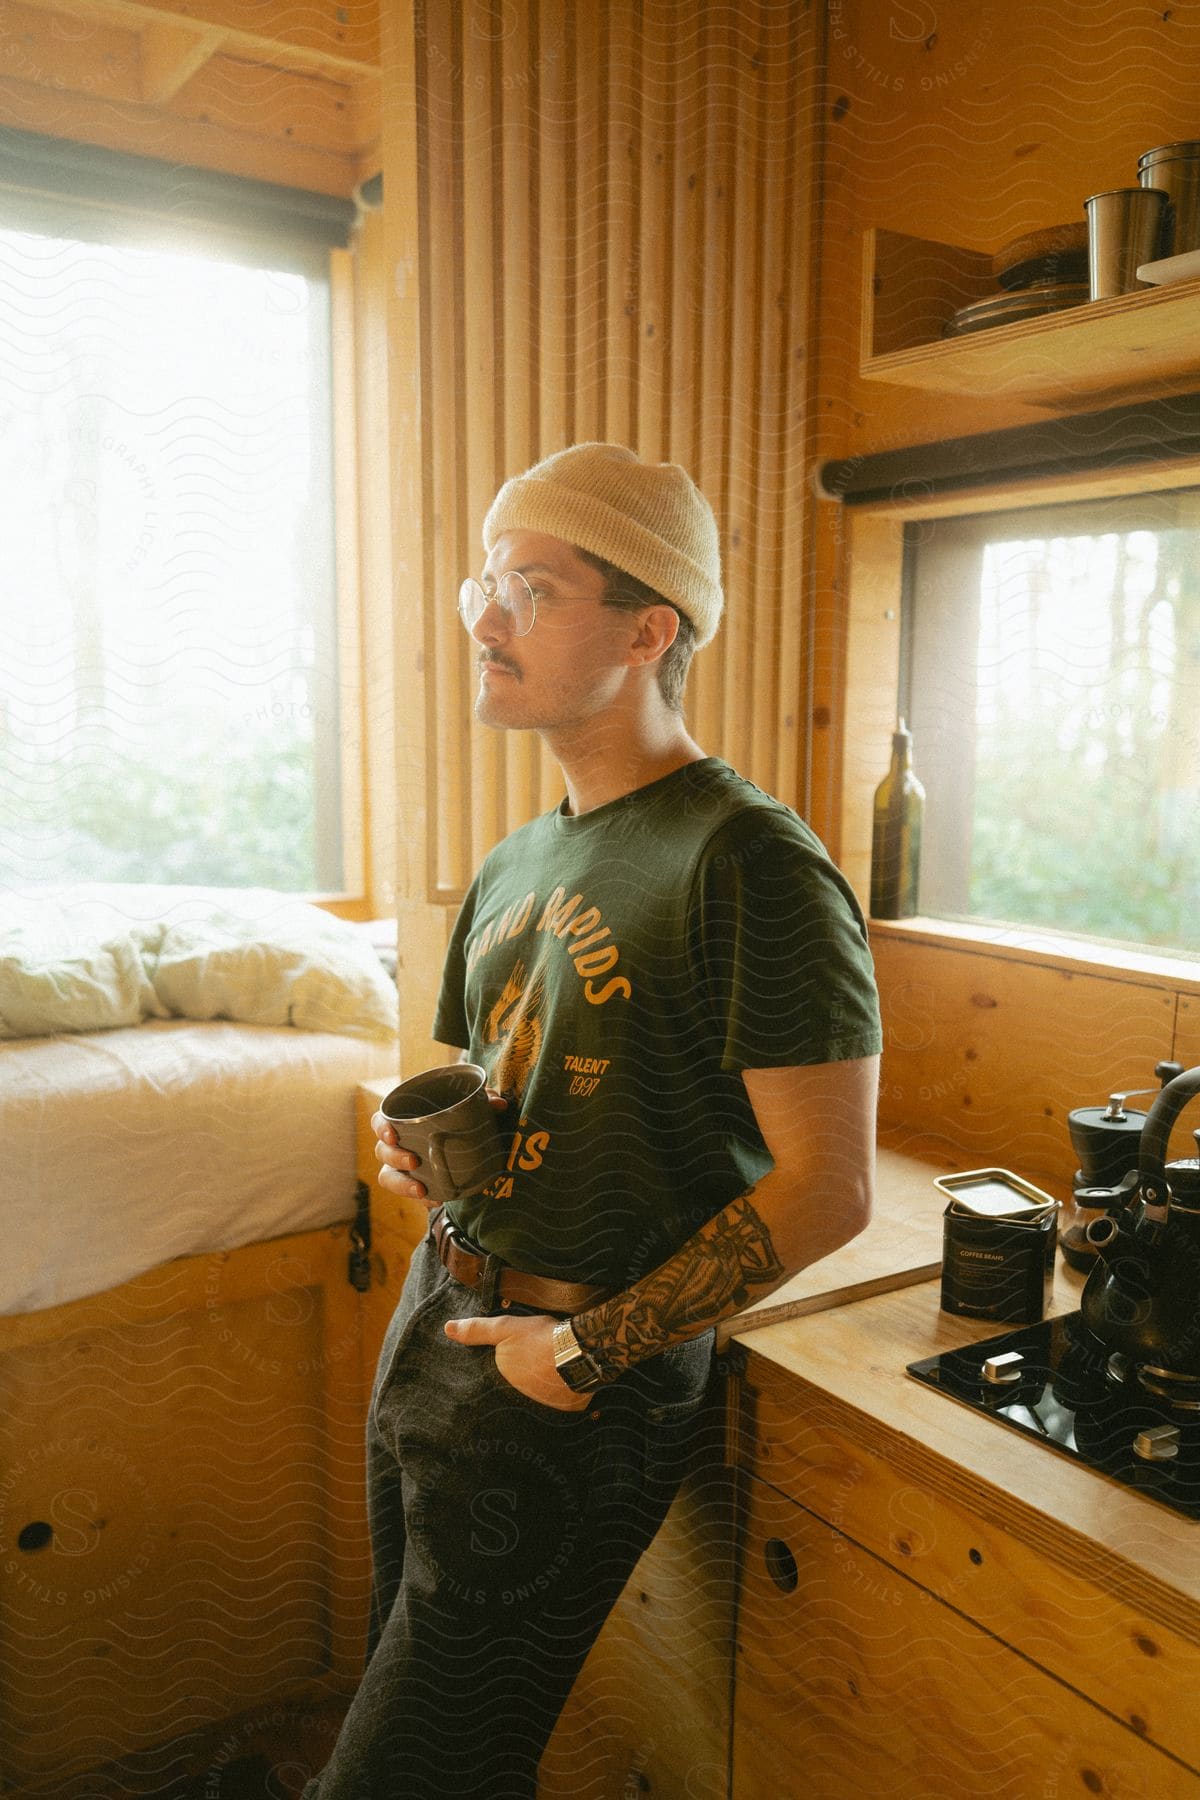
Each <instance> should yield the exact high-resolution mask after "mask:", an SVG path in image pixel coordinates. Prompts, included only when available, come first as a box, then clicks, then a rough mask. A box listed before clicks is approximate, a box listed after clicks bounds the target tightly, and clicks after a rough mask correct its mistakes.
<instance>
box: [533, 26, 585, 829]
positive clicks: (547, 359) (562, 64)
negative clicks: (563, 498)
mask: <svg viewBox="0 0 1200 1800" xmlns="http://www.w3.org/2000/svg"><path fill="white" fill-rule="evenodd" d="M573 10H574V9H573V7H571V5H570V0H538V52H537V62H536V73H537V84H536V101H535V107H536V110H535V113H534V119H535V122H536V128H537V141H536V144H535V155H536V157H537V169H538V180H537V218H538V238H537V268H538V303H537V357H538V362H537V366H538V378H537V402H538V455H539V456H546V455H549V454H550V453H551V452H552V451H555V450H560V449H562V447H563V446H564V445H565V444H568V443H570V442H571V441H572V438H573V430H572V427H573V421H574V417H575V406H574V368H575V342H574V322H575V265H576V240H575V219H574V215H573V203H574V193H573V185H574V184H573V180H572V177H573V162H574V156H573V144H572V142H571V137H570V124H571V121H570V115H569V110H568V103H567V93H568V83H567V33H568V26H569V22H570V19H571V14H572V12H573ZM562 791H563V783H562V776H561V774H560V773H559V769H558V765H557V763H555V761H554V759H553V757H552V756H551V755H550V754H549V752H548V751H547V750H546V749H545V747H544V746H542V747H541V755H540V757H539V759H538V798H537V810H538V811H539V812H545V811H548V810H549V808H550V807H552V806H555V805H557V803H558V801H559V799H560V798H561V796H562Z"/></svg>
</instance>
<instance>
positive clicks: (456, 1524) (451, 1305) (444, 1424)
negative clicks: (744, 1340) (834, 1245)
mask: <svg viewBox="0 0 1200 1800" xmlns="http://www.w3.org/2000/svg"><path fill="white" fill-rule="evenodd" d="M489 1310H490V1311H491V1312H498V1311H501V1310H502V1309H501V1308H499V1307H498V1306H493V1307H491V1308H490V1309H489V1308H487V1307H485V1306H484V1305H483V1304H482V1302H481V1300H480V1297H479V1296H478V1295H477V1294H476V1293H475V1292H473V1291H471V1290H470V1289H467V1288H464V1287H462V1286H460V1285H459V1283H458V1282H456V1281H455V1280H454V1279H453V1278H452V1277H451V1276H450V1275H448V1274H447V1273H446V1271H445V1270H444V1269H443V1267H442V1265H441V1263H440V1262H439V1261H438V1258H437V1255H436V1252H435V1250H434V1248H433V1241H432V1237H431V1236H430V1237H427V1238H426V1239H425V1242H424V1243H423V1244H422V1245H421V1246H420V1248H419V1249H418V1250H417V1251H416V1252H415V1253H414V1256H413V1261H412V1266H411V1268H410V1270H409V1273H408V1278H407V1280H406V1282H405V1286H404V1291H403V1293H402V1295H401V1298H400V1303H399V1305H398V1306H397V1309H396V1312H395V1315H394V1317H393V1319H392V1322H391V1324H390V1325H389V1327H388V1332H387V1336H386V1338H385V1340H384V1345H383V1351H382V1354H381V1356H380V1360H379V1368H378V1372H377V1374H376V1378H375V1387H374V1393H373V1395H372V1399H371V1410H370V1416H369V1420H368V1430H367V1502H368V1509H369V1521H370V1530H371V1547H372V1557H373V1566H374V1579H373V1593H372V1610H371V1624H370V1635H369V1638H368V1646H367V1665H366V1670H365V1673H364V1675H363V1679H362V1683H361V1685H360V1687H359V1689H358V1692H357V1694H356V1695H355V1698H354V1700H353V1702H352V1704H351V1706H350V1710H349V1712H348V1713H347V1715H346V1719H345V1722H344V1724H343V1726H342V1730H341V1734H340V1736H339V1737H338V1740H337V1743H336V1744H335V1746H334V1750H333V1754H332V1756H331V1758H330V1760H329V1762H328V1764H327V1766H326V1768H325V1770H324V1772H323V1773H322V1774H321V1775H320V1776H318V1777H317V1778H316V1779H315V1780H313V1781H311V1782H309V1784H308V1786H307V1787H306V1788H305V1790H304V1796H303V1800H451V1797H453V1800H534V1795H535V1793H536V1787H537V1765H538V1760H539V1758H540V1756H541V1754H542V1751H543V1749H544V1748H545V1745H546V1743H547V1741H548V1739H549V1737H550V1734H551V1732H552V1731H553V1729H554V1725H555V1722H556V1720H557V1718H558V1715H559V1713H560V1711H561V1710H562V1706H563V1703H564V1702H565V1700H566V1698H567V1695H568V1693H569V1691H570V1688H571V1684H572V1682H573V1681H574V1679H575V1676H576V1675H577V1673H578V1671H579V1669H580V1667H581V1665H582V1663H583V1661H584V1658H585V1657H586V1656H587V1653H588V1651H589V1649H590V1648H591V1646H592V1644H593V1642H594V1641H595V1639H596V1637H597V1635H598V1633H599V1631H600V1627H601V1626H602V1625H603V1623H604V1620H605V1618H606V1617H607V1616H608V1613H609V1612H610V1610H611V1609H612V1606H613V1604H614V1603H615V1601H616V1600H617V1597H618V1596H619V1594H620V1592H621V1590H622V1588H623V1587H624V1585H625V1583H626V1581H627V1579H628V1577H629V1575H630V1573H631V1572H632V1570H633V1567H634V1565H635V1564H636V1562H637V1560H638V1558H639V1557H640V1555H641V1553H642V1551H643V1550H644V1549H645V1548H646V1546H647V1545H648V1544H649V1543H650V1541H651V1539H652V1538H653V1536H654V1534H655V1532H656V1531H657V1530H658V1527H659V1525H660V1524H661V1522H662V1520H663V1517H664V1516H665V1514H666V1512H667V1509H668V1507H669V1506H670V1504H671V1501H672V1499H673V1498H674V1496H675V1493H676V1491H677V1489H678V1487H679V1484H680V1481H681V1480H682V1478H683V1476H684V1474H685V1473H686V1472H687V1468H688V1464H689V1459H690V1457H691V1456H692V1455H693V1454H694V1451H695V1446H696V1435H697V1429H698V1427H697V1415H698V1414H699V1412H700V1408H701V1404H702V1401H703V1398H704V1392H705V1388H706V1384H707V1380H708V1375H709V1370H710V1365H711V1360H712V1342H713V1334H712V1332H707V1333H705V1334H704V1336H703V1337H700V1338H696V1339H693V1340H692V1341H691V1342H690V1343H687V1344H680V1345H676V1346H674V1347H673V1348H672V1349H671V1350H669V1351H667V1352H666V1353H665V1354H664V1355H662V1356H659V1357H655V1358H653V1359H651V1360H650V1361H648V1362H646V1363H643V1364H642V1365H641V1366H640V1367H639V1368H637V1369H634V1370H631V1371H629V1373H628V1374H626V1375H624V1376H622V1377H621V1378H620V1379H619V1380H618V1381H616V1382H614V1383H612V1384H611V1385H610V1386H608V1387H606V1388H604V1389H601V1390H600V1391H598V1392H597V1393H596V1394H595V1395H594V1396H593V1398H592V1401H591V1403H590V1405H589V1406H588V1408H587V1410H586V1411H585V1412H584V1411H579V1412H559V1411H556V1410H555V1409H553V1408H551V1407H547V1406H543V1405H541V1404H540V1403H539V1402H537V1401H533V1400H527V1399H526V1398H525V1397H524V1395H522V1394H519V1393H518V1392H517V1391H516V1389H515V1388H513V1387H512V1386H510V1384H509V1383H508V1382H506V1381H505V1380H504V1378H503V1376H501V1375H500V1374H499V1373H498V1372H497V1369H496V1362H495V1355H494V1352H493V1351H492V1349H491V1348H490V1347H486V1346H479V1347H471V1348H467V1347H464V1346H463V1345H460V1344H453V1343H451V1342H450V1341H449V1339H448V1338H446V1337H445V1335H444V1333H443V1331H442V1326H443V1324H444V1323H445V1321H446V1320H447V1319H451V1318H477V1317H480V1316H483V1315H484V1314H485V1313H486V1312H487V1311H489ZM513 1310H518V1309H513ZM520 1310H526V1311H528V1310H533V1309H520Z"/></svg>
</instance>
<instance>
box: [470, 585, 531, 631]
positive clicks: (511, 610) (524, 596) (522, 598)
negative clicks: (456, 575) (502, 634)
mask: <svg viewBox="0 0 1200 1800" xmlns="http://www.w3.org/2000/svg"><path fill="white" fill-rule="evenodd" d="M493 600H495V602H496V604H497V605H498V606H499V607H500V608H501V609H502V610H503V611H504V612H505V613H506V614H507V615H508V628H509V630H510V631H511V632H512V634H513V636H514V637H524V636H525V633H526V632H527V631H531V630H532V629H533V621H534V618H535V617H536V614H537V608H536V605H535V603H534V598H533V590H532V589H531V588H530V586H529V583H528V582H527V581H526V579H525V577H524V576H523V575H519V574H518V573H517V571H516V570H515V569H512V570H510V571H509V573H508V574H507V575H502V576H501V577H500V579H499V581H498V582H497V583H496V587H495V591H494V593H491V594H489V593H488V592H487V591H486V589H485V588H483V587H481V586H480V584H479V582H477V581H476V580H474V579H473V578H472V577H471V576H468V577H467V579H466V580H465V581H464V582H463V584H462V586H461V587H460V588H459V590H458V612H459V617H460V618H461V619H462V622H463V624H464V625H465V626H466V628H467V630H468V631H474V629H475V627H476V625H478V623H479V621H480V619H481V618H482V617H483V615H484V612H485V611H486V609H487V607H488V606H489V605H490V604H491V602H492V601H493Z"/></svg>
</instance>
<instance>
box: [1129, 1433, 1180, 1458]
mask: <svg viewBox="0 0 1200 1800" xmlns="http://www.w3.org/2000/svg"><path fill="white" fill-rule="evenodd" d="M1133 1454H1134V1455H1135V1456H1140V1457H1141V1459H1142V1461H1143V1462H1170V1460H1171V1458H1172V1457H1173V1456H1178V1455H1179V1427H1178V1425H1149V1426H1147V1428H1146V1430H1145V1431H1139V1432H1138V1434H1137V1436H1136V1437H1135V1438H1134V1440H1133Z"/></svg>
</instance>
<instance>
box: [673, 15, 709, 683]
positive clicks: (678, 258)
mask: <svg viewBox="0 0 1200 1800" xmlns="http://www.w3.org/2000/svg"><path fill="white" fill-rule="evenodd" d="M703 34H704V20H703V15H702V12H701V10H700V9H698V8H695V7H690V6H682V7H680V8H679V10H678V12H677V14H676V17H675V19H674V23H673V39H674V41H673V43H672V45H671V49H670V54H671V56H672V57H673V59H674V63H675V79H674V91H673V96H672V107H671V129H670V133H669V137H668V142H667V153H668V157H669V158H670V160H671V164H672V167H671V175H670V179H671V190H670V196H669V201H668V206H669V216H670V242H671V249H670V268H671V321H670V342H669V350H668V357H667V375H666V382H667V393H666V424H665V427H664V429H665V433H666V447H665V450H664V455H665V457H666V458H667V459H668V460H669V461H671V462H677V463H682V465H683V467H684V468H685V469H687V470H688V471H689V472H690V473H691V474H692V475H693V476H696V477H697V478H698V470H699V460H700V414H701V408H702V405H703V386H702V377H701V345H702V340H703V332H704V185H705V183H704V173H705V169H704V113H705V106H704V88H705V80H706V75H707V71H706V69H705V65H704V62H703V56H702V48H701V46H702V43H703ZM696 666H697V667H699V665H698V664H697V665H696ZM691 680H692V681H694V680H695V676H694V675H693V676H692V678H691ZM690 685H691V682H689V686H690Z"/></svg>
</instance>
